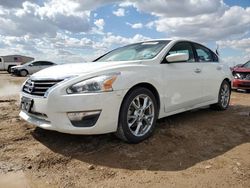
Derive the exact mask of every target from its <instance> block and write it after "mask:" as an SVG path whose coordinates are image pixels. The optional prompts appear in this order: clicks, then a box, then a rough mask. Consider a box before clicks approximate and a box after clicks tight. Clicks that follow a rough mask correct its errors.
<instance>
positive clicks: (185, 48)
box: [167, 42, 195, 62]
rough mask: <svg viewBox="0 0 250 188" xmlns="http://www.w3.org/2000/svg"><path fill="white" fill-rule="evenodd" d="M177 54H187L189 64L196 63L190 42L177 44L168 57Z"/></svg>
mask: <svg viewBox="0 0 250 188" xmlns="http://www.w3.org/2000/svg"><path fill="white" fill-rule="evenodd" d="M176 53H186V54H188V55H189V59H188V62H195V59H194V53H193V49H192V46H191V44H190V43H189V42H179V43H177V44H175V45H174V46H173V47H172V48H171V50H169V52H168V54H167V55H171V54H176Z"/></svg>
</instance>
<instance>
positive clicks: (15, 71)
mask: <svg viewBox="0 0 250 188" xmlns="http://www.w3.org/2000/svg"><path fill="white" fill-rule="evenodd" d="M10 73H11V74H14V75H20V70H18V69H10Z"/></svg>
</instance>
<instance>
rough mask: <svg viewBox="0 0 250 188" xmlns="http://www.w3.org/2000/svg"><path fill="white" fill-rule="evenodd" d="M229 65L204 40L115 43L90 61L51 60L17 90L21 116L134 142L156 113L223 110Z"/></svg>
mask: <svg viewBox="0 0 250 188" xmlns="http://www.w3.org/2000/svg"><path fill="white" fill-rule="evenodd" d="M231 79H232V73H231V71H230V69H229V67H228V66H227V65H226V64H223V63H221V62H220V60H219V58H218V56H217V55H216V54H215V53H214V52H212V51H211V50H210V49H208V48H207V47H205V46H203V45H201V44H198V43H195V42H191V41H185V40H153V41H147V42H140V43H135V44H131V45H128V46H125V47H121V48H118V49H115V50H113V51H111V52H109V53H107V54H105V55H103V56H101V57H100V58H98V59H96V60H95V61H94V62H90V63H82V64H79V63H78V64H66V65H58V66H56V67H50V68H48V69H45V70H42V71H39V72H38V73H36V74H33V75H32V76H31V77H30V78H29V79H28V80H27V81H26V82H25V83H24V85H23V88H22V91H21V112H20V116H21V117H22V118H23V119H24V120H26V121H28V122H30V123H32V124H34V125H36V126H38V127H41V128H43V129H48V130H55V131H59V132H64V133H70V134H104V133H110V132H115V133H116V135H117V136H118V137H119V138H121V139H122V140H124V141H126V142H129V143H138V142H140V141H142V140H144V139H146V138H148V137H149V136H150V135H152V133H153V131H154V129H155V126H156V120H157V119H158V118H163V117H166V116H169V115H172V114H177V113H180V112H184V111H187V110H191V109H194V108H198V107H202V106H207V105H211V106H212V107H213V108H215V109H217V110H226V109H227V108H228V105H229V101H230V93H231Z"/></svg>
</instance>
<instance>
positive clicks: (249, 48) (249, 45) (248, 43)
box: [217, 38, 250, 53]
mask: <svg viewBox="0 0 250 188" xmlns="http://www.w3.org/2000/svg"><path fill="white" fill-rule="evenodd" d="M217 44H218V45H219V46H220V47H221V48H226V47H228V48H233V49H239V50H244V51H246V52H248V53H250V38H243V39H238V40H220V41H218V42H217Z"/></svg>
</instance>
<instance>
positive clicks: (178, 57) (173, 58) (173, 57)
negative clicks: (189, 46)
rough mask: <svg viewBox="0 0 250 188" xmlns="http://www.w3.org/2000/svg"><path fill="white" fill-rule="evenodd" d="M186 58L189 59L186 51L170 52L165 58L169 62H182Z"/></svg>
mask: <svg viewBox="0 0 250 188" xmlns="http://www.w3.org/2000/svg"><path fill="white" fill-rule="evenodd" d="M188 59H189V54H187V53H176V54H170V55H168V56H167V57H166V60H167V62H169V63H173V62H183V61H187V60H188Z"/></svg>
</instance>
